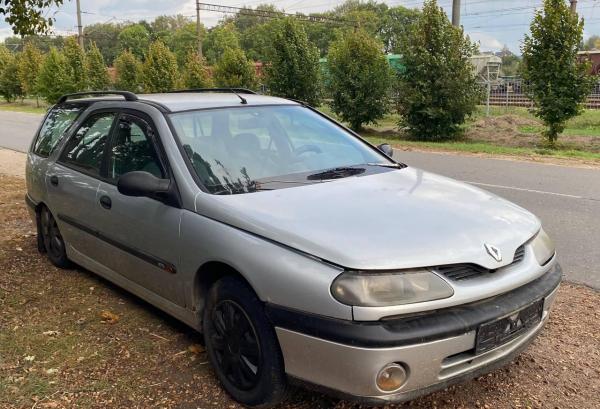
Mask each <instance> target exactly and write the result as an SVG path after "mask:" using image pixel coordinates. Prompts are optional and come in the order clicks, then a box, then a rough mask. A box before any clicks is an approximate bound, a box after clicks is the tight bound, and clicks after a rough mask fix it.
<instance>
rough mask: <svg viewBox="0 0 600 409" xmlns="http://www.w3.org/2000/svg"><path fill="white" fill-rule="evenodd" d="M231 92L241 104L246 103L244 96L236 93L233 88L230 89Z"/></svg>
mask: <svg viewBox="0 0 600 409" xmlns="http://www.w3.org/2000/svg"><path fill="white" fill-rule="evenodd" d="M230 91H231V92H233V93H234V94H235V95H236V96H237V97H238V98H239V99H240V101H241V102H242V104H244V105H247V104H248V101H246V98H244V97H243V96H241V95H240V94H238V93H237V92H236V91H235V90H234V89H231V90H230Z"/></svg>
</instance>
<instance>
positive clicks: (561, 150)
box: [320, 106, 600, 162]
mask: <svg viewBox="0 0 600 409" xmlns="http://www.w3.org/2000/svg"><path fill="white" fill-rule="evenodd" d="M320 109H321V110H322V111H323V112H325V113H327V114H328V115H332V116H334V117H335V114H333V113H332V111H331V109H330V108H329V107H321V108H320ZM506 115H512V116H517V117H519V118H522V119H526V120H528V121H532V122H533V121H535V122H538V123H539V125H533V124H531V125H520V126H516V128H515V133H517V134H518V133H522V134H525V135H528V136H530V137H531V136H535V134H541V132H542V131H543V129H544V128H543V126H542V125H541V122H540V121H539V119H537V118H536V117H535V116H534V115H533V114H532V113H531V112H530V111H529V109H527V108H522V107H508V108H505V107H497V106H493V107H490V115H489V116H490V117H492V118H500V117H504V116H506ZM485 117H486V110H485V107H483V106H480V107H479V108H478V110H477V111H476V112H475V114H474V115H473V118H471V119H470V120H469V121H468V122H467V123H466V124H465V126H464V129H465V136H464V137H463V138H462V139H461V140H458V141H439V142H425V141H416V140H411V139H408V138H407V137H406V136H405V135H403V133H402V132H401V131H400V130H398V122H399V116H398V115H397V114H388V115H386V116H385V117H384V118H383V119H381V120H380V121H379V122H378V123H377V124H376V125H374V126H372V127H370V128H366V129H365V130H364V131H361V132H360V133H361V135H362V136H363V137H364V138H365V139H367V140H368V141H369V142H371V143H373V144H376V145H378V144H381V143H389V144H391V145H393V146H396V147H404V148H411V149H425V150H440V151H449V152H467V153H483V154H491V155H509V156H521V157H524V156H527V157H531V156H543V157H550V158H564V159H578V160H585V161H594V162H596V161H600V152H597V151H594V150H589V149H588V148H587V147H586V146H583V145H582V144H581V141H576V140H575V139H573V138H568V137H579V138H578V139H581V137H584V138H585V139H587V140H595V139H596V138H600V110H585V111H584V112H583V113H582V114H581V115H580V116H578V117H576V118H573V119H571V120H570V121H568V122H567V124H566V129H565V131H564V133H563V135H562V136H563V137H562V138H560V139H559V147H558V148H557V149H549V148H544V147H540V146H535V145H539V144H540V143H539V142H541V141H542V139H541V137H540V139H539V140H537V141H536V142H537V143H532V144H531V146H518V147H517V146H509V145H507V144H503V142H502V141H498V142H497V143H495V142H494V141H490V140H478V139H477V138H476V137H472V136H470V133H469V131H470V130H471V128H472V127H473V124H474V123H475V122H477V121H480V120H482V119H484V118H485ZM490 126H493V125H490ZM490 130H491V129H490ZM478 132H479V133H481V132H485V129H483V130H482V129H481V128H480V129H479V130H478ZM517 136H518V135H517Z"/></svg>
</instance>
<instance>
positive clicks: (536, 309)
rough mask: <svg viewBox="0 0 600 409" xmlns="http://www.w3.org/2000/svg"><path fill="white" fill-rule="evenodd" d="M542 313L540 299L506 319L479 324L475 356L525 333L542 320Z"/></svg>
mask: <svg viewBox="0 0 600 409" xmlns="http://www.w3.org/2000/svg"><path fill="white" fill-rule="evenodd" d="M543 312H544V300H543V299H542V300H539V301H536V302H534V303H533V304H531V305H529V306H527V307H525V308H523V309H521V310H519V311H515V312H514V313H512V314H510V315H508V316H506V317H503V318H500V319H498V320H496V321H492V322H488V323H485V324H481V325H480V326H479V328H478V330H477V341H476V343H475V354H481V353H483V352H487V351H490V350H492V349H494V348H496V347H499V346H501V345H503V344H505V343H507V342H509V341H511V340H513V339H515V338H517V337H518V336H519V335H521V334H523V333H524V332H527V330H529V329H531V328H532V327H534V326H535V325H537V324H538V323H539V322H540V321H541V320H542V314H543Z"/></svg>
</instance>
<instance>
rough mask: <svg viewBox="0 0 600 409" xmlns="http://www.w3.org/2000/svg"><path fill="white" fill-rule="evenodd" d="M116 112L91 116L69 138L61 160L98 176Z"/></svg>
mask: <svg viewBox="0 0 600 409" xmlns="http://www.w3.org/2000/svg"><path fill="white" fill-rule="evenodd" d="M115 116H116V114H115V113H112V112H108V113H103V114H98V115H94V116H91V117H89V118H88V119H86V120H85V122H84V123H83V125H81V127H80V128H79V129H78V130H77V132H75V134H74V135H73V136H72V137H71V139H69V141H68V142H67V145H66V146H65V149H64V151H63V153H62V156H61V160H60V161H61V162H63V163H65V164H68V165H72V166H74V167H76V168H79V169H81V170H82V171H84V172H85V173H89V174H92V175H94V176H97V175H99V174H100V166H101V164H102V158H103V156H104V149H105V147H106V142H107V140H108V136H109V134H110V131H111V129H112V124H113V122H114V120H115Z"/></svg>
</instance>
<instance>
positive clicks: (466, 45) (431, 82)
mask: <svg viewBox="0 0 600 409" xmlns="http://www.w3.org/2000/svg"><path fill="white" fill-rule="evenodd" d="M403 49H404V52H403V63H404V65H405V67H406V71H405V72H404V73H403V74H401V75H400V76H399V78H398V94H399V103H398V108H399V113H400V115H401V120H400V126H407V127H408V129H409V132H410V134H411V135H412V136H413V137H414V138H417V139H423V140H436V139H443V138H451V137H454V136H456V135H457V134H458V133H459V132H460V130H461V127H460V125H461V124H463V123H464V122H465V120H466V118H467V117H468V116H469V115H471V114H472V113H473V112H474V111H475V109H476V107H477V104H478V103H479V102H480V98H481V87H480V86H479V85H478V84H477V82H476V80H475V76H474V75H473V72H472V65H471V62H470V60H469V58H470V57H471V55H472V54H473V53H474V52H475V50H476V47H475V45H474V44H473V43H471V41H470V40H469V39H468V38H466V37H465V36H464V34H463V31H462V29H461V28H458V27H454V26H453V25H452V24H451V23H450V21H449V20H448V17H447V16H446V13H445V12H444V11H443V10H442V9H441V8H440V7H438V5H437V3H436V1H435V0H428V1H426V2H425V5H424V7H423V12H422V13H421V15H420V16H419V17H418V19H417V21H416V23H415V24H414V25H413V26H412V27H411V28H410V30H409V33H408V37H407V38H406V40H405V41H404V44H403Z"/></svg>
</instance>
